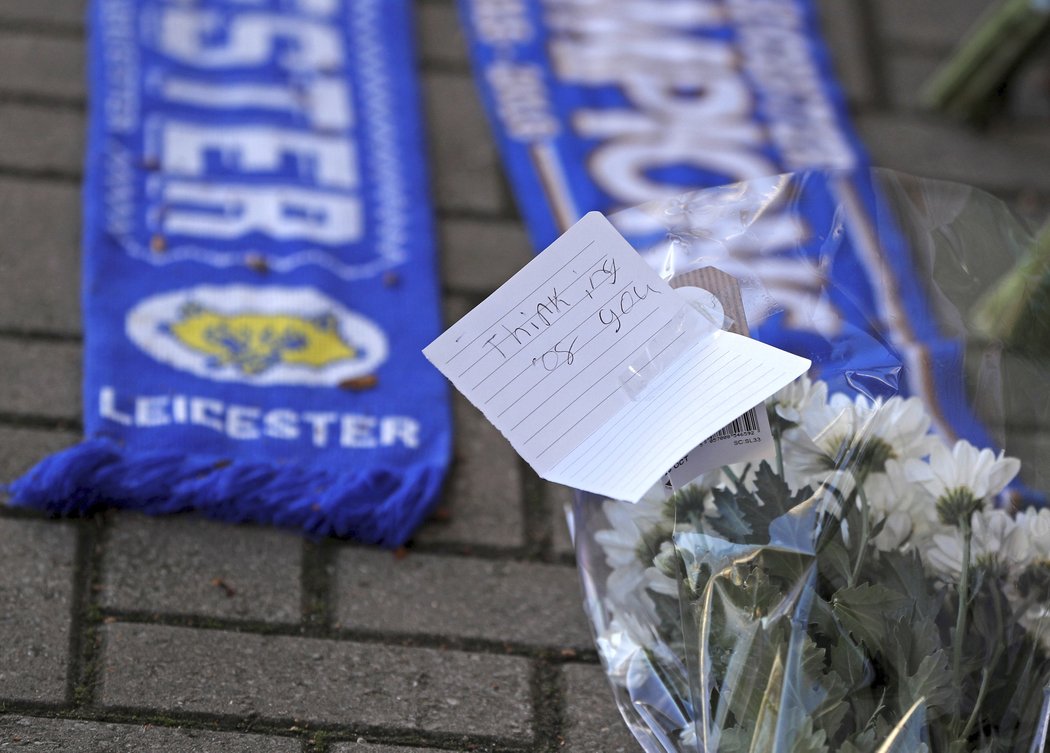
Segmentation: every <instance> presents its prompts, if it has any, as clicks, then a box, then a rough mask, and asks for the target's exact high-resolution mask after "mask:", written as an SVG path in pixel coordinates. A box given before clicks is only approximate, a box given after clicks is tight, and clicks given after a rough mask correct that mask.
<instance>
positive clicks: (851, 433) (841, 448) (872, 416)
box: [784, 393, 938, 484]
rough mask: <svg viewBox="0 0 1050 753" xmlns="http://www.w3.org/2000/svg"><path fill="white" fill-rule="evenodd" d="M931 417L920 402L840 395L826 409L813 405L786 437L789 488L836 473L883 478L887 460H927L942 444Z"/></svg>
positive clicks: (833, 397)
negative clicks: (932, 431) (843, 471)
mask: <svg viewBox="0 0 1050 753" xmlns="http://www.w3.org/2000/svg"><path fill="white" fill-rule="evenodd" d="M929 432H930V417H929V416H928V415H927V414H926V411H925V410H924V409H923V405H922V401H921V400H919V399H918V398H914V397H912V398H908V399H906V400H905V399H902V398H899V397H891V398H890V399H888V400H885V401H883V400H875V401H871V400H868V399H867V398H865V397H864V396H862V395H858V396H857V397H856V398H855V399H853V400H851V399H850V398H849V397H848V396H847V395H843V394H841V393H836V394H834V395H832V396H831V399H830V400H829V401H828V403H827V404H826V405H823V406H816V405H813V406H811V407H810V409H809V410H807V411H806V412H805V413H803V414H802V421H801V423H800V424H799V426H798V427H796V428H795V429H792V430H790V431H788V432H787V433H785V442H784V455H785V467H786V468H787V469H788V471H787V472H786V473H785V475H789V476H795V477H796V478H789V479H787V480H788V483H795V484H798V483H801V482H807V481H808V480H809V479H811V478H812V477H813V476H815V475H817V474H819V473H822V472H826V471H828V470H829V469H833V468H844V469H847V470H850V471H852V472H853V474H854V475H855V476H857V477H858V478H866V477H867V476H868V475H870V474H872V473H881V472H882V471H883V470H884V469H885V465H886V461H887V460H890V459H894V460H901V461H904V460H908V459H914V458H921V457H925V456H926V455H928V454H929V453H930V451H931V450H932V448H933V447H935V446H936V445H937V444H938V440H937V438H936V437H935V436H933V435H931V434H930V433H929Z"/></svg>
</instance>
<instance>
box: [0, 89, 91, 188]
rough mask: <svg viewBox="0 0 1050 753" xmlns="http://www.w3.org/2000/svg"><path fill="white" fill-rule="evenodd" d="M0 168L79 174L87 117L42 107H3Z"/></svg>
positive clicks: (1, 109) (71, 111)
mask: <svg viewBox="0 0 1050 753" xmlns="http://www.w3.org/2000/svg"><path fill="white" fill-rule="evenodd" d="M0 133H2V134H3V138H0V167H8V168H12V167H13V168H18V169H22V170H56V171H60V172H63V173H70V174H79V173H80V167H81V161H82V158H83V154H84V115H83V113H81V112H77V111H75V110H68V109H60V108H54V107H45V106H41V105H23V104H15V103H11V102H9V103H7V104H3V105H0Z"/></svg>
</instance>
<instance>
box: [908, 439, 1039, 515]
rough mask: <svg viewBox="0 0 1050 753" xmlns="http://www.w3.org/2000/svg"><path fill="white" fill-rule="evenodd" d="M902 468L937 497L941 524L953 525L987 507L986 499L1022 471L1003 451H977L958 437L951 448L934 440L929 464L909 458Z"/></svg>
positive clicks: (1019, 464) (913, 479) (1016, 462)
mask: <svg viewBox="0 0 1050 753" xmlns="http://www.w3.org/2000/svg"><path fill="white" fill-rule="evenodd" d="M904 470H905V473H906V475H907V477H908V480H909V481H911V482H913V483H917V484H920V485H921V486H922V487H923V488H924V489H925V490H926V491H927V492H928V493H929V494H930V496H932V497H933V498H934V499H935V500H937V515H938V518H939V519H940V521H941V523H944V524H946V525H954V524H957V523H958V521H960V520H966V518H967V517H969V516H970V515H972V514H973V513H974V512H975V511H977V510H979V509H980V508H981V507H983V506H987V504H986V503H987V501H988V498H989V497H991V496H992V495H995V494H998V493H999V492H1001V491H1002V490H1003V489H1004V488H1005V487H1006V485H1007V484H1008V483H1010V481H1011V480H1013V477H1014V476H1016V475H1017V472H1018V471H1019V470H1021V463H1020V461H1019V460H1017V459H1016V458H1008V457H1005V456H1004V454H1003V453H1002V452H1000V453H999V454H998V455H996V454H995V453H994V452H992V451H991V450H987V449H985V450H978V449H977V448H976V447H974V446H973V445H972V444H970V443H969V442H967V441H966V440H964V439H960V440H959V441H958V442H956V443H955V446H954V447H952V449H951V450H949V449H948V448H947V447H946V446H945V445H944V444H942V443H937V444H936V445H935V446H934V447H933V449H932V450H931V451H930V460H929V462H928V463H927V462H922V461H920V460H915V459H910V460H907V461H905V465H904Z"/></svg>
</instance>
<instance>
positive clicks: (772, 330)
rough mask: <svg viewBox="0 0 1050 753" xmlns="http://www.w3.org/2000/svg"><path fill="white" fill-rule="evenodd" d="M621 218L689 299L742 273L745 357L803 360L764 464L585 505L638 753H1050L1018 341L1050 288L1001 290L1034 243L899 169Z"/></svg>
mask: <svg viewBox="0 0 1050 753" xmlns="http://www.w3.org/2000/svg"><path fill="white" fill-rule="evenodd" d="M858 197H863V198H866V199H867V201H866V202H864V201H858V200H857V199H858ZM865 203H866V204H868V205H870V206H873V207H874V210H873V211H870V212H864V211H862V210H861V209H860V208H859V207H861V206H863V205H864V204H865ZM612 219H613V221H614V223H616V224H617V225H618V227H619V228H620V229H621V231H622V232H624V233H625V235H628V237H630V238H631V239H632V241H633V242H634V243H635V245H636V248H638V249H639V250H640V252H642V253H643V254H645V255H646V256H647V258H648V259H649V260H650V261H651V262H652V263H653V265H654V266H656V267H658V268H659V269H660V270H661V272H662V274H663V275H664V276H665V277H666V278H667V279H668V280H670V281H671V283H672V286H673V285H675V280H676V279H679V280H680V279H681V276H682V275H687V274H688V273H690V272H692V271H694V270H699V269H702V268H705V267H716V268H718V269H721V270H722V271H724V272H727V273H730V274H732V275H734V276H735V277H736V278H737V280H738V281H739V282H740V286H741V293H742V297H743V300H744V308H745V311H746V317H747V320H748V324H749V326H750V330H751V334H752V336H753V337H756V338H758V339H761V340H763V341H765V342H769V343H771V344H774V345H777V346H779V347H782V348H785V349H787V350H791V351H793V352H795V353H798V354H799V355H803V356H806V357H808V358H810V359H812V361H813V363H814V367H813V369H812V371H811V373H810V375H808V376H806V377H803V378H801V379H799V380H798V381H796V382H795V383H793V384H792V385H789V386H788V387H787V388H785V389H784V390H782V391H781V392H780V393H778V394H777V395H775V396H774V397H773V398H771V399H770V400H768V401H766V404H765V405H764V406H762V408H763V409H764V410H765V411H766V413H767V415H768V418H769V422H770V428H771V433H772V439H773V443H772V446H770V447H769V448H768V450H767V452H766V454H765V457H763V458H759V459H753V460H751V461H749V462H741V463H739V464H736V465H732V466H727V467H720V468H714V469H711V470H709V471H707V472H705V473H704V474H703V475H701V476H699V477H697V478H695V479H693V480H692V482H691V483H688V484H685V485H679V487H678V488H677V489H675V490H674V493H673V494H672V493H671V492H670V491H669V490H668V489H667V488H666V487H665V485H664V484H658V485H657V486H656V487H654V488H653V489H652V491H651V492H650V494H649V495H647V496H646V498H645V499H643V500H642V501H641V502H639V503H638V504H630V503H627V502H622V501H617V500H607V499H605V500H603V499H600V498H596V497H595V496H594V495H588V494H579V495H578V496H577V500H576V503H575V505H574V508H573V511H572V518H573V520H574V533H575V542H576V553H577V561H578V563H579V567H580V571H581V575H582V579H583V583H584V590H585V594H586V597H585V598H586V609H587V612H588V614H589V616H590V618H591V620H592V623H593V627H594V631H595V635H596V640H597V646H598V650H599V654H600V656H601V659H602V662H603V665H604V667H605V669H606V672H607V674H608V677H609V680H610V683H611V685H612V688H613V692H614V695H615V697H616V701H617V704H618V705H619V707H620V710H621V711H622V713H623V716H624V718H625V720H626V721H627V724H628V726H629V727H630V729H631V731H632V732H633V734H634V735H635V737H636V738H637V739H638V741H639V742H640V743H641V746H642V747H643V748H644V749H645V750H647V751H690V752H694V753H729V752H732V753H736V752H737V751H741V752H746V751H751V752H757V751H762V752H763V753H764V752H765V751H784V752H785V753H810V752H812V753H820V752H822V751H827V752H828V753H833V752H842V753H898V752H899V753H904V752H905V751H907V752H908V753H911V752H913V751H928V752H930V753H970V752H971V751H972V752H974V753H978V752H982V753H983V752H985V751H987V752H988V753H991V752H992V751H996V752H997V753H998V752H1003V753H1005V752H1008V751H1009V752H1016V753H1034V752H1035V751H1041V750H1044V748H1045V745H1046V737H1047V726H1048V715H1050V710H1048V709H1050V704H1048V701H1047V698H1048V690H1047V688H1048V687H1050V686H1048V683H1050V624H1048V620H1050V618H1048V613H1050V510H1043V509H1041V508H1042V505H1043V499H1044V497H1043V490H1041V489H1040V486H1041V485H1042V484H1043V478H1042V477H1040V475H1039V473H1040V471H1041V468H1039V466H1040V464H1041V462H1043V463H1045V458H1040V457H1039V454H1038V452H1037V451H1033V450H1032V447H1036V446H1037V445H1036V444H1034V443H1033V442H1031V441H1027V440H1026V438H1028V439H1030V438H1031V437H1033V436H1036V437H1037V436H1038V430H1039V426H1038V421H1039V419H1040V417H1041V414H1040V413H1039V410H1040V409H1039V405H1040V403H1039V401H1040V400H1041V401H1043V402H1045V395H1046V394H1047V388H1048V387H1050V383H1048V382H1050V380H1048V379H1047V377H1046V373H1047V371H1046V369H1045V366H1046V365H1047V364H1046V363H1045V362H1044V361H1042V360H1041V359H1044V358H1045V355H1044V351H1045V347H1043V346H1042V345H1041V344H1040V343H1030V342H1027V341H1026V339H1025V334H1026V331H1027V329H1028V328H1026V327H1025V324H1024V321H1023V318H1018V317H1019V316H1021V317H1023V312H1024V311H1031V310H1038V309H1039V306H1041V305H1042V304H1041V303H1039V300H1038V298H1039V296H1041V295H1045V294H1046V293H1045V290H1044V288H1045V287H1046V280H1045V279H1032V280H1029V281H1027V283H1026V284H1023V285H1019V283H1018V280H1017V279H1012V278H1011V275H1014V277H1015V278H1016V275H1017V274H1018V273H1017V272H1012V271H1011V270H1012V269H1013V268H1015V265H1016V268H1017V269H1027V270H1029V272H1028V274H1030V272H1031V269H1032V265H1031V264H1027V265H1025V263H1024V254H1025V253H1026V249H1027V247H1028V244H1029V243H1030V242H1031V237H1030V235H1029V234H1028V232H1027V230H1026V229H1025V228H1024V227H1023V225H1022V224H1021V223H1020V222H1019V221H1018V220H1017V219H1016V218H1015V217H1014V216H1013V215H1012V214H1011V213H1010V212H1009V210H1008V209H1007V208H1006V207H1005V205H1003V204H1002V203H1001V202H999V201H998V200H996V199H994V198H992V197H990V196H988V195H987V194H984V193H982V192H979V191H976V190H973V189H970V188H966V187H964V186H958V185H955V184H947V183H940V182H934V181H925V180H919V179H915V178H910V177H907V176H901V175H898V174H894V173H887V172H882V171H878V172H874V173H865V174H863V175H842V174H835V173H808V174H802V175H795V176H780V177H777V178H770V179H765V180H761V181H756V182H752V183H749V184H739V185H734V186H727V187H724V188H720V189H714V190H708V191H702V192H697V193H693V194H688V195H685V196H679V197H674V198H670V199H667V200H666V201H663V202H657V203H655V204H650V205H646V206H644V207H640V208H636V209H632V210H628V211H627V212H624V213H621V214H620V215H618V216H615V217H613V218H612ZM1018 289H1023V290H1025V291H1026V295H1027V296H1028V299H1027V300H1026V301H1024V302H1022V304H1019V303H1017V302H1016V301H1014V300H1013V293H1014V292H1015V291H1017V290H1018ZM1003 291H1009V292H1010V294H1009V295H1008V294H1007V293H1004V292H1003ZM996 312H1000V313H996ZM1018 312H1022V313H1021V314H1018ZM1011 317H1013V319H1014V320H1011ZM989 322H991V323H992V325H993V326H990V325H989ZM996 328H998V330H996ZM1038 395H1041V396H1042V397H1036V396H1038ZM1026 396H1027V398H1026ZM1024 399H1031V400H1033V401H1034V402H1033V403H1032V409H1031V410H1026V409H1025V403H1023V400H1024ZM1019 407H1020V408H1021V409H1020V410H1018V408H1019ZM1044 410H1045V408H1044ZM1015 447H1016V448H1017V449H1015ZM1015 455H1019V456H1020V457H1021V459H1022V460H1023V462H1022V460H1018V459H1017V458H1016V457H1015ZM676 460H677V459H676V458H668V466H669V467H670V466H671V465H672V464H673V463H674V462H675V461H676Z"/></svg>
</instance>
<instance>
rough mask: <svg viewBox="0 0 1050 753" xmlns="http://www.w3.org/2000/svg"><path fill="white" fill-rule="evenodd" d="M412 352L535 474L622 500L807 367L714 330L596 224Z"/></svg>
mask: <svg viewBox="0 0 1050 753" xmlns="http://www.w3.org/2000/svg"><path fill="white" fill-rule="evenodd" d="M424 354H425V355H426V357H427V358H428V359H429V360H430V361H431V362H432V363H433V364H434V365H435V366H437V367H438V369H440V370H441V372H442V373H444V374H445V375H446V376H447V377H448V378H449V379H450V380H451V381H452V383H453V384H454V385H455V386H456V388H457V389H458V390H459V391H460V392H462V393H463V394H464V395H465V396H466V397H467V398H468V399H469V400H470V401H471V402H472V403H473V404H474V405H476V406H477V407H478V408H479V409H480V410H481V411H482V413H484V415H485V416H486V418H488V420H489V421H491V422H492V423H493V424H494V425H495V426H496V427H497V428H498V429H499V430H500V431H501V432H502V433H503V434H504V435H505V436H506V437H507V438H508V439H509V440H510V442H511V444H512V445H513V446H514V448H515V450H517V451H518V453H519V454H520V455H521V456H522V457H523V458H525V460H526V461H527V462H528V463H529V464H530V465H531V466H532V467H533V468H534V469H535V470H536V472H537V473H538V474H539V475H540V476H542V477H543V478H546V479H548V480H551V481H556V482H559V483H563V484H567V485H570V486H575V487H578V488H581V489H585V490H587V491H592V492H595V493H598V494H605V495H608V496H611V497H615V498H620V499H629V500H632V501H635V500H637V499H639V498H640V497H641V495H642V494H643V493H644V492H645V490H646V489H648V488H649V487H650V486H652V484H653V483H655V482H656V481H658V480H659V479H660V478H661V476H662V475H663V474H664V473H665V472H666V470H667V467H668V465H669V464H670V463H673V462H674V460H675V459H676V458H678V457H681V456H682V455H683V454H684V453H685V452H687V451H689V450H690V449H692V448H693V447H695V446H696V445H697V444H699V443H700V442H701V441H703V440H704V439H706V438H707V437H709V436H710V435H712V434H714V433H715V432H716V431H718V430H719V429H721V428H722V426H724V425H725V424H727V423H729V422H730V421H731V420H733V419H734V418H736V417H737V416H739V415H740V414H741V413H743V412H744V411H746V410H747V409H749V408H751V407H753V406H754V405H756V404H758V403H759V402H761V401H762V400H764V399H765V398H766V397H768V396H769V395H771V394H773V393H774V392H776V391H777V390H778V389H780V388H781V387H783V386H784V385H785V384H787V383H788V382H790V381H791V380H792V379H795V378H796V377H798V376H799V375H801V374H802V373H803V372H805V370H806V369H807V368H808V367H809V362H808V361H806V360H805V359H802V358H798V357H797V356H793V355H791V354H789V353H785V352H783V351H780V350H777V349H776V348H772V347H770V346H767V345H764V344H762V343H759V342H757V341H754V340H750V339H748V338H745V337H741V336H739V335H734V334H732V333H728V332H721V331H717V330H714V329H713V328H712V327H711V325H710V324H709V323H707V322H705V321H704V320H703V318H702V317H700V316H699V315H698V314H696V313H695V312H694V311H693V310H692V309H691V307H689V306H688V305H687V304H686V303H685V302H684V301H683V299H681V298H679V297H678V296H677V295H675V293H674V292H673V291H672V290H671V288H670V287H669V286H668V285H667V283H666V282H664V281H663V280H661V279H660V278H659V277H658V276H657V275H656V273H655V272H653V271H652V270H651V269H650V268H649V266H648V265H647V264H646V263H645V262H644V261H643V260H642V259H641V257H640V256H639V255H638V254H637V253H635V251H634V249H633V248H631V246H630V244H628V243H627V242H626V241H625V240H624V239H623V237H622V236H621V235H620V234H619V233H618V232H616V230H615V229H614V228H613V227H612V225H610V224H609V222H608V220H606V219H605V218H604V217H603V216H602V215H601V214H599V213H597V212H592V213H590V214H588V215H587V216H586V217H584V218H583V219H582V220H580V221H579V222H578V223H577V224H576V225H574V226H573V227H572V228H570V229H569V230H568V231H567V232H566V233H565V234H564V235H563V236H562V237H561V238H559V239H558V240H557V241H555V242H554V243H553V244H552V245H551V246H549V247H548V248H547V249H546V250H545V251H544V252H543V253H541V254H540V255H539V256H538V257H536V259H534V260H533V261H532V262H530V263H529V264H528V265H526V267H525V268H524V269H522V270H521V271H520V272H519V273H518V274H516V275H515V276H514V277H513V278H511V279H510V280H509V281H508V282H507V283H505V284H504V285H503V286H502V287H500V289H499V290H497V291H496V292H495V293H493V294H492V295H491V296H490V297H489V298H487V299H486V300H485V301H483V302H482V303H481V304H480V305H479V306H478V307H477V308H475V309H474V310H473V311H471V312H470V313H469V314H467V316H465V317H464V318H463V319H461V320H460V321H459V322H457V323H456V324H454V325H453V326H452V327H451V328H450V329H449V330H448V331H447V332H445V334H443V335H442V336H441V337H439V338H438V339H437V340H435V341H434V342H433V343H431V344H430V345H429V346H428V347H427V348H426V349H425V350H424Z"/></svg>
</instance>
